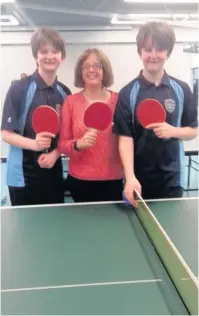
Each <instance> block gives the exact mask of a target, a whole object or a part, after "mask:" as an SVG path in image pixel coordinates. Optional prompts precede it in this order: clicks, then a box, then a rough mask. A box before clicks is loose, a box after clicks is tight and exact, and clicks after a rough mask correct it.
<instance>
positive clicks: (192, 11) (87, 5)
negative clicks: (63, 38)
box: [0, 0, 198, 31]
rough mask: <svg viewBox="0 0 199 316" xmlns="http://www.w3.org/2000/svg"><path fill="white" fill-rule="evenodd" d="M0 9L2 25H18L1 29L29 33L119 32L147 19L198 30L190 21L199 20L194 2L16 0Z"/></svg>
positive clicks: (194, 0)
mask: <svg viewBox="0 0 199 316" xmlns="http://www.w3.org/2000/svg"><path fill="white" fill-rule="evenodd" d="M5 1H6V0H5ZM2 2H4V1H3V0H1V1H0V3H2ZM185 2H187V3H185ZM1 9H2V10H1V11H2V14H1V23H2V22H3V21H4V22H6V21H7V22H8V21H9V18H8V16H9V15H12V16H14V18H16V19H17V20H18V23H19V25H12V26H11V25H7V26H2V31H8V30H12V31H14V30H28V29H35V28H37V27H39V26H50V27H53V28H56V29H58V30H67V29H70V30H71V29H74V30H76V29H78V30H82V29H96V28H98V29H99V28H120V29H121V28H126V27H132V25H134V24H136V25H139V24H142V23H143V22H145V21H146V20H149V19H152V20H154V19H162V18H163V19H164V20H169V21H172V24H173V25H178V23H179V21H180V25H181V26H189V27H198V24H196V23H195V22H194V23H193V20H194V21H196V20H198V4H197V0H190V1H188V0H173V1H172V3H171V0H165V1H164V2H163V1H161V0H159V1H158V0H134V2H133V3H126V2H124V0H15V3H13V4H12V3H8V4H6V3H3V4H2V5H1ZM129 14H133V16H131V17H130V16H129ZM141 14H142V15H143V14H147V15H148V16H146V15H144V16H140V15H141ZM150 14H152V15H153V16H149V15H150ZM154 14H155V15H154ZM156 14H158V15H156ZM159 14H162V17H161V16H159ZM165 14H166V15H165ZM181 14H183V15H181ZM111 21H112V22H113V21H115V23H111ZM121 21H122V22H121Z"/></svg>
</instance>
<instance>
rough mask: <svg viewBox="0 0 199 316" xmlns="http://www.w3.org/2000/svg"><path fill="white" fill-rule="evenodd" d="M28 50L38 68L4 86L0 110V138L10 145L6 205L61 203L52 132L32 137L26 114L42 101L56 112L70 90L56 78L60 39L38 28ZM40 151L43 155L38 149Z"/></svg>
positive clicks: (61, 51) (57, 156) (61, 55)
mask: <svg viewBox="0 0 199 316" xmlns="http://www.w3.org/2000/svg"><path fill="white" fill-rule="evenodd" d="M31 49H32V54H33V57H34V58H35V60H36V63H37V65H38V69H37V70H36V71H35V72H34V73H33V74H32V75H30V76H27V77H25V78H23V79H21V80H18V81H16V82H14V83H13V84H12V85H11V86H10V88H9V90H8V92H7V95H6V99H5V103H4V109H3V117H2V125H1V130H2V139H3V140H4V141H5V142H6V143H8V144H9V145H10V146H9V155H8V170H7V185H8V188H9V194H10V200H11V204H12V205H32V204H51V203H63V202H64V190H63V174H62V162H61V157H60V153H59V151H58V149H57V139H58V136H57V137H54V135H51V134H48V133H40V134H37V135H35V133H34V131H33V128H32V114H33V111H34V110H35V109H36V108H37V107H38V106H40V105H45V104H46V105H49V106H52V107H53V108H55V109H56V110H57V111H60V107H61V105H62V103H63V100H64V98H65V97H66V96H67V95H68V94H71V92H70V90H69V89H68V88H67V87H66V86H65V85H63V84H62V83H60V82H59V81H58V80H57V77H56V72H57V69H58V68H59V66H60V65H61V63H62V61H63V60H64V58H65V55H66V52H65V43H64V41H63V39H62V38H61V37H60V35H59V33H57V32H56V31H55V30H52V29H46V28H41V29H38V30H37V31H36V32H35V33H34V34H33V36H32V39H31ZM22 58H23V56H22ZM45 149H48V153H42V151H44V150H45Z"/></svg>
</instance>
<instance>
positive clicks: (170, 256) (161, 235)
mask: <svg viewBox="0 0 199 316" xmlns="http://www.w3.org/2000/svg"><path fill="white" fill-rule="evenodd" d="M138 201H139V206H138V208H137V209H136V210H135V212H136V215H137V217H138V219H139V221H140V223H141V225H142V226H143V228H144V230H145V232H146V234H147V236H148V238H149V239H150V241H151V243H152V245H153V246H154V248H155V250H156V252H157V254H158V255H159V257H160V259H161V261H162V263H163V265H164V267H165V268H166V270H167V272H168V274H169V276H170V278H171V279H172V281H173V283H174V285H175V287H176V289H177V291H178V293H179V294H180V296H181V298H182V300H183V302H184V304H185V306H186V308H187V310H188V311H189V313H190V314H191V315H198V289H199V287H198V280H197V278H196V277H195V275H194V274H193V273H192V271H191V270H190V268H189V266H188V265H187V264H186V262H185V261H184V259H183V258H182V256H181V255H180V253H179V252H178V250H177V249H176V247H175V246H174V244H173V243H172V241H171V240H170V238H169V237H168V235H167V234H166V232H165V231H164V229H163V228H162V226H161V225H160V223H159V222H158V220H157V219H156V217H155V216H154V215H153V213H152V212H151V210H150V209H149V207H148V206H147V204H146V203H145V202H144V201H143V200H139V199H138Z"/></svg>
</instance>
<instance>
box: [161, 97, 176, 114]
mask: <svg viewBox="0 0 199 316" xmlns="http://www.w3.org/2000/svg"><path fill="white" fill-rule="evenodd" d="M164 105H165V109H166V110H167V112H169V113H173V112H174V110H175V108H176V103H175V101H174V100H172V99H166V100H165V101H164Z"/></svg>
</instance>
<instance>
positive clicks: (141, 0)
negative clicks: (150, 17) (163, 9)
mask: <svg viewBox="0 0 199 316" xmlns="http://www.w3.org/2000/svg"><path fill="white" fill-rule="evenodd" d="M124 2H126V3H134V4H135V3H159V4H168V3H170V4H174V3H179V4H180V3H197V4H198V0H124Z"/></svg>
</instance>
